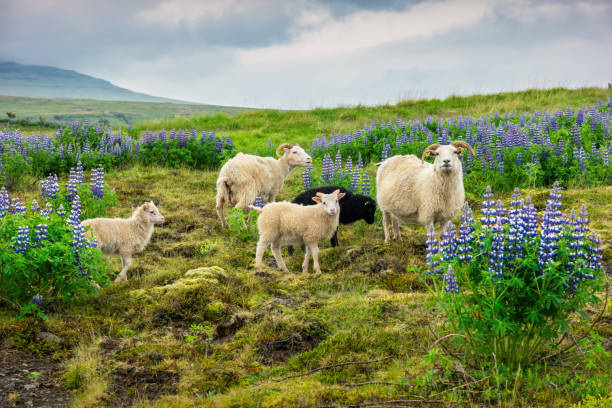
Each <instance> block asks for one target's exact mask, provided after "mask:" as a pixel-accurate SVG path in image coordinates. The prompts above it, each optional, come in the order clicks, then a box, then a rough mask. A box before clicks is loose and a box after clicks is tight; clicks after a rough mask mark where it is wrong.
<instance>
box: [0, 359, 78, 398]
mask: <svg viewBox="0 0 612 408" xmlns="http://www.w3.org/2000/svg"><path fill="white" fill-rule="evenodd" d="M70 400H71V395H70V393H69V391H68V390H66V389H65V388H64V387H63V386H62V384H61V375H60V366H59V364H58V363H56V362H54V361H52V360H51V359H49V358H45V357H39V356H37V355H36V354H33V353H31V352H29V351H22V350H14V349H3V350H0V406H2V407H64V406H68V404H69V403H70Z"/></svg>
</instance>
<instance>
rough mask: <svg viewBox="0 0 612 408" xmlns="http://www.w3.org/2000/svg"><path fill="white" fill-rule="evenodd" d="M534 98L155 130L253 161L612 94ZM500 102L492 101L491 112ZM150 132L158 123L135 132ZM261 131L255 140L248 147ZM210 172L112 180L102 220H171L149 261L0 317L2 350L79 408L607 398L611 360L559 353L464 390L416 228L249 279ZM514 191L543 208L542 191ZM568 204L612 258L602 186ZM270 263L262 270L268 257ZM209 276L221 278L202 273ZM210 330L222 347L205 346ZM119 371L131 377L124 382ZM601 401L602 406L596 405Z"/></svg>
mask: <svg viewBox="0 0 612 408" xmlns="http://www.w3.org/2000/svg"><path fill="white" fill-rule="evenodd" d="M531 92H533V94H524V95H522V96H520V97H519V95H517V94H504V95H501V96H500V95H497V96H488V97H487V96H482V97H474V99H473V100H470V99H469V98H467V99H466V98H452V99H451V100H446V101H437V102H432V101H429V102H422V104H424V105H431V106H430V108H425V107H424V106H421V105H419V104H416V105H418V106H417V107H415V106H412V105H411V104H410V103H404V104H401V105H398V106H395V107H379V108H365V107H359V108H354V109H349V108H339V109H332V110H315V111H312V112H283V113H278V112H272V111H262V112H253V113H247V114H241V115H238V116H236V117H234V118H229V117H225V116H212V117H208V118H204V117H203V118H194V119H190V120H187V119H186V120H185V121H183V120H173V121H170V122H164V123H159V124H157V125H159V126H160V127H165V128H170V127H191V126H194V127H196V128H201V129H202V130H204V129H217V130H218V129H221V130H223V129H224V128H223V126H226V128H227V129H230V128H232V126H234V128H233V129H232V130H231V132H233V133H232V136H233V137H234V138H235V141H236V143H237V145H239V146H241V147H242V148H243V149H244V150H249V149H250V151H252V149H254V148H255V147H256V146H257V144H258V143H259V142H260V141H263V140H265V139H267V137H268V136H269V135H275V136H274V137H278V138H279V141H280V140H281V139H280V137H281V134H282V135H286V136H293V137H295V138H300V139H299V140H303V141H305V142H308V141H309V140H311V138H312V137H313V136H317V135H319V133H317V132H312V133H311V132H305V131H303V130H304V129H311V128H320V129H325V130H321V131H320V132H321V134H325V132H327V131H330V129H354V128H355V127H357V126H358V125H360V124H363V123H366V122H368V121H369V120H372V119H381V116H380V115H384V114H387V115H388V117H395V116H396V115H400V112H404V114H402V117H403V118H417V117H421V116H422V115H427V114H430V113H428V111H427V109H434V107H436V106H437V107H438V108H437V111H436V112H438V113H436V115H440V116H446V115H451V114H463V115H467V114H470V115H472V114H475V115H479V114H480V113H490V112H494V111H495V110H499V111H500V113H503V112H504V109H507V110H523V108H522V107H524V110H534V109H538V110H544V109H551V110H554V109H557V108H565V107H566V106H568V105H569V106H572V107H578V106H585V105H588V104H591V103H594V102H596V101H597V100H599V99H605V98H607V97H609V96H610V93H609V92H608V91H603V90H582V91H576V92H570V91H562V90H553V91H549V92H544V91H531ZM528 95H532V96H533V97H534V98H535V99H536V101H537V102H531V101H530V99H529V98H530V97H531V96H529V97H528ZM546 95H548V96H546ZM497 98H499V101H498V102H497V104H492V105H491V103H492V102H493V101H494V100H495V99H497ZM481 99H482V101H481ZM538 103H539V104H540V105H538ZM411 106H412V107H411ZM462 106H463V108H462ZM519 107H520V109H519ZM411 109H414V111H411ZM453 109H455V110H458V111H453ZM476 109H481V110H480V111H478V110H476ZM388 110H389V111H391V112H387V111H388ZM424 112H425V113H424ZM403 115H405V116H403ZM413 115H414V116H413ZM223 123H225V125H222V124H223ZM232 123H234V125H232ZM183 124H184V125H183ZM213 124H214V125H213ZM147 126H154V124H152V123H149V124H147V125H144V126H143V128H147ZM300 129H302V131H300ZM219 133H221V132H219ZM259 133H261V137H258V138H254V139H253V135H254V134H259ZM283 137H284V136H283ZM273 140H275V139H273ZM283 140H284V139H283ZM290 140H291V139H290ZM216 176H217V172H216V171H196V170H189V169H164V168H156V167H132V168H126V169H116V170H110V171H108V173H107V177H106V181H107V184H108V185H110V186H112V187H113V188H115V190H116V192H117V195H118V198H119V202H120V206H119V207H116V208H112V209H111V211H110V214H109V215H110V216H121V217H125V216H128V215H129V214H130V213H131V212H132V209H133V208H134V207H136V206H137V205H139V204H141V203H142V202H143V201H144V200H146V199H153V200H154V201H155V202H156V203H157V202H158V203H159V208H160V210H161V212H162V213H163V214H164V215H165V217H166V222H165V224H163V225H161V226H159V227H156V229H155V232H154V234H153V238H152V240H151V243H150V244H149V245H148V247H147V248H146V250H145V251H144V252H143V253H141V254H137V255H136V256H135V258H134V262H133V264H132V267H131V268H130V270H129V272H128V276H129V281H128V282H127V283H125V284H119V285H112V286H110V287H108V288H104V289H102V290H101V291H100V293H99V294H98V295H97V296H95V297H91V298H90V299H88V300H87V301H83V302H79V303H78V304H76V305H74V306H72V307H68V308H66V309H63V310H55V311H52V312H51V313H49V319H48V320H47V321H44V322H43V321H37V320H24V321H17V320H16V319H15V317H14V315H13V314H12V313H11V312H10V311H8V310H0V343H1V344H2V345H3V347H24V348H30V349H32V350H34V351H36V352H39V353H42V354H47V355H51V356H52V357H54V358H56V359H58V360H61V361H63V362H64V367H65V369H64V373H63V375H64V379H65V385H66V386H67V387H68V388H70V389H73V390H74V401H73V405H74V406H78V407H97V406H113V405H114V406H126V405H130V404H136V405H137V406H142V407H145V406H146V407H149V406H154V407H200V406H214V407H236V406H261V407H273V406H339V405H347V404H361V403H372V402H375V401H389V400H405V401H408V400H414V401H417V402H412V403H410V402H405V404H406V405H414V406H420V405H423V406H428V405H427V403H419V402H418V401H419V400H423V399H425V398H431V399H433V400H436V401H438V400H439V401H442V403H440V404H433V403H432V404H431V405H430V406H457V405H456V404H455V402H460V406H498V405H499V406H505V407H511V406H550V407H567V406H570V405H572V404H575V403H577V402H578V401H579V400H581V399H583V398H584V397H585V396H586V395H589V394H601V395H607V394H608V393H609V389H611V388H612V381H611V380H610V376H609V373H610V371H611V369H612V361H611V359H610V358H607V359H603V360H601V361H599V360H598V361H597V362H595V363H594V364H593V365H591V366H589V367H587V366H585V363H584V361H585V356H584V354H583V353H585V352H587V351H586V350H576V351H571V352H568V353H566V355H564V358H563V360H562V361H558V362H555V364H551V365H547V366H543V367H540V368H539V369H538V370H533V369H529V368H524V369H523V371H522V373H521V378H520V380H517V381H516V382H515V383H510V384H500V383H498V382H496V381H495V379H494V378H488V379H485V380H483V381H480V382H477V383H475V384H471V385H470V383H472V382H474V381H477V379H471V378H469V375H477V374H476V373H474V372H471V371H470V370H467V371H466V369H465V367H463V366H462V365H461V364H459V363H457V362H456V361H454V360H453V359H451V358H450V357H448V356H444V355H437V354H435V353H432V352H430V350H431V349H432V348H436V347H435V346H434V342H435V336H436V335H439V334H440V333H445V332H444V325H443V319H442V317H441V316H440V315H439V313H438V311H437V310H436V309H435V307H434V306H433V305H432V304H431V303H430V301H429V300H430V296H429V294H428V292H427V291H426V290H425V288H424V287H423V285H422V283H421V281H420V279H419V276H420V272H421V267H422V266H423V263H424V247H423V244H424V242H425V231H424V229H423V228H422V227H419V226H403V227H402V229H403V236H404V241H402V242H392V243H391V244H390V245H384V244H383V240H382V227H381V225H380V223H379V222H377V223H375V224H374V225H371V226H370V225H367V224H365V223H363V222H359V223H357V224H356V225H354V226H351V227H347V226H344V227H341V229H340V232H339V239H340V246H339V247H337V248H330V247H329V244H328V243H322V244H321V248H322V250H321V255H320V262H321V266H322V270H323V273H322V274H321V275H315V274H312V273H309V274H302V273H301V272H298V271H299V270H301V268H300V266H301V260H302V259H301V258H302V257H303V253H302V251H301V250H299V249H296V255H295V256H293V257H290V256H288V254H287V253H286V251H284V252H283V256H284V258H285V261H286V263H287V265H288V267H289V269H290V270H291V271H293V273H290V274H283V273H281V272H280V271H278V270H276V269H274V268H271V267H267V268H265V270H263V271H259V272H258V271H255V270H254V269H253V266H252V261H253V258H254V255H255V244H256V239H257V237H256V236H255V235H253V236H251V237H249V238H248V239H246V240H241V239H238V238H237V237H235V236H232V235H231V234H230V233H229V231H227V230H224V229H222V228H221V225H220V223H219V222H218V220H217V218H216V213H215V208H214V195H215V179H216ZM300 191H301V177H300V174H299V171H294V172H292V173H291V174H290V176H289V177H288V179H287V180H286V182H285V186H284V187H283V189H282V191H281V193H280V194H279V196H278V197H277V199H278V200H288V199H291V198H292V197H294V196H295V195H296V194H297V193H298V192H300ZM524 193H525V194H526V195H529V196H531V197H532V198H533V200H534V203H535V205H536V206H537V207H538V208H540V209H542V208H543V205H544V203H545V200H546V197H547V194H548V191H547V190H543V189H532V190H528V191H524ZM20 195H21V196H25V197H26V198H27V201H28V202H29V201H30V200H31V198H32V197H34V196H37V195H38V193H37V191H36V190H35V185H34V184H32V185H31V187H30V188H29V189H27V190H26V191H24V192H22V193H20ZM563 195H564V200H563V203H564V206H565V207H564V208H579V206H580V205H581V204H583V203H584V204H586V206H587V209H588V211H589V213H590V215H591V227H592V228H593V229H594V230H596V231H598V232H600V233H601V235H602V239H603V241H604V247H605V252H604V258H605V263H606V264H610V263H612V250H611V246H610V244H611V243H612V228H611V227H612V219H611V218H610V202H612V187H597V188H590V189H571V190H568V191H564V192H563ZM500 198H501V199H502V200H504V201H505V202H506V203H507V202H508V201H509V199H510V197H509V195H508V194H505V195H502V196H501V197H500ZM469 199H470V200H473V201H474V202H475V204H476V205H474V206H473V208H474V211H475V213H476V211H478V210H479V205H478V203H480V199H479V198H478V197H469ZM266 259H267V260H270V259H271V254H270V253H267V254H266ZM111 266H112V268H113V270H115V271H118V270H119V269H120V263H119V261H118V259H116V258H114V259H112V260H111ZM213 266H215V267H219V268H221V270H219V269H218V268H209V267H213ZM202 267H204V269H200V270H199V271H197V272H190V274H189V275H188V276H187V275H186V273H187V272H188V271H190V270H193V269H196V268H202ZM601 297H602V298H603V294H601ZM610 306H612V300H610V299H609V300H608V309H607V311H606V312H605V314H604V317H603V324H600V325H599V326H597V327H596V331H597V333H598V334H599V335H600V336H602V337H603V338H604V340H605V342H604V345H605V347H606V349H607V350H608V351H610V339H611V338H612V325H611V324H610V322H611V321H612V313H611V311H610V310H611V309H610ZM595 312H596V310H589V311H588V313H590V314H594V313H595ZM209 329H211V330H212V331H213V332H216V333H217V334H218V336H215V338H214V339H209V338H207V336H208V334H207V333H208V331H209ZM574 329H576V331H577V332H581V331H582V330H583V329H584V328H582V327H574ZM40 331H50V332H52V333H54V334H56V335H59V336H61V337H62V338H63V339H64V344H63V345H62V346H61V347H59V348H53V347H50V346H49V345H46V344H43V343H41V342H40V341H37V340H36V338H35V336H36V334H37V333H38V332H40ZM350 362H367V363H364V364H349V365H341V366H335V367H328V368H325V369H321V370H318V371H314V372H312V373H310V374H308V375H303V376H298V377H293V378H287V379H285V380H282V381H278V380H280V379H282V378H283V377H287V376H292V375H298V374H303V373H307V372H309V371H311V370H314V369H317V368H319V367H326V366H332V365H337V364H343V363H350ZM126 370H127V371H126ZM130 370H132V371H130ZM125 372H132V373H134V374H133V375H131V376H125V375H124V374H123V373H125ZM138 378H140V379H141V381H140V382H138V381H136V380H137V379H138ZM169 378H173V380H172V381H170V380H168V379H169ZM480 378H482V377H480ZM553 384H554V385H553ZM603 398H604V399H602V400H601V401H602V402H601V404H605V403H606V402H605V401H606V399H605V398H606V397H603ZM609 398H610V397H607V400H609ZM589 403H590V404H591V405H589V406H598V405H596V402H593V401H589ZM599 406H605V405H599Z"/></svg>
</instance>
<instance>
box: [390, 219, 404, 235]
mask: <svg viewBox="0 0 612 408" xmlns="http://www.w3.org/2000/svg"><path fill="white" fill-rule="evenodd" d="M391 225H392V226H393V239H395V240H397V241H401V240H402V233H401V231H400V220H399V218H397V217H396V216H395V215H393V214H392V215H391Z"/></svg>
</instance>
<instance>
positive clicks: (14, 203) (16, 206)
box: [9, 197, 26, 214]
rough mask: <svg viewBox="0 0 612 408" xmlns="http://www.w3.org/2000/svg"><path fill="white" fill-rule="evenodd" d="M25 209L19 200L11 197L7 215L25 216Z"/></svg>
mask: <svg viewBox="0 0 612 408" xmlns="http://www.w3.org/2000/svg"><path fill="white" fill-rule="evenodd" d="M25 212H26V207H25V205H23V203H22V202H21V200H19V198H18V197H13V198H12V199H11V206H10V207H9V213H11V214H25Z"/></svg>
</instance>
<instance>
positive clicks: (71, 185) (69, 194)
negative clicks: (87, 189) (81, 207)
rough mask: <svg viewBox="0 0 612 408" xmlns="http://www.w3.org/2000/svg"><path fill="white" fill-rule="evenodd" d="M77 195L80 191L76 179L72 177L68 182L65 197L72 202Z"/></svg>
mask: <svg viewBox="0 0 612 408" xmlns="http://www.w3.org/2000/svg"><path fill="white" fill-rule="evenodd" d="M77 194H78V189H77V183H76V179H75V178H73V177H70V179H69V180H68V183H67V184H66V191H65V192H64V196H65V197H66V200H68V201H70V202H71V201H72V200H73V199H74V197H75V196H76V195H77Z"/></svg>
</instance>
